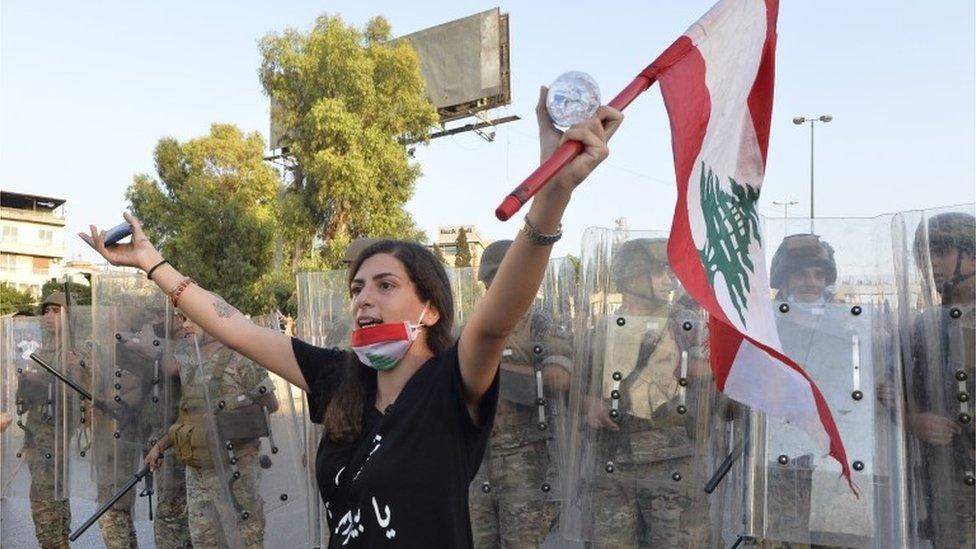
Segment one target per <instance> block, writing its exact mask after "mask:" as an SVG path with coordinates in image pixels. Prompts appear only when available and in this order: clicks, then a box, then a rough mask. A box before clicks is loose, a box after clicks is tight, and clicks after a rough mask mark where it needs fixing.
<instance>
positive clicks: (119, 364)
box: [92, 342, 153, 549]
mask: <svg viewBox="0 0 976 549" xmlns="http://www.w3.org/2000/svg"><path fill="white" fill-rule="evenodd" d="M114 358H115V364H114V368H115V371H116V372H119V373H120V376H121V377H119V378H116V377H115V376H111V377H109V378H106V381H110V382H112V383H115V382H116V380H117V379H118V380H122V381H121V383H122V386H123V387H124V388H123V389H122V392H121V393H118V394H119V395H120V396H121V398H122V401H123V404H122V405H120V406H117V407H113V408H112V410H113V412H112V413H110V412H107V411H105V410H102V409H97V408H96V409H95V412H94V413H95V414H96V416H101V421H102V422H104V423H103V424H104V425H105V428H97V429H95V430H94V435H93V440H92V447H93V448H94V454H95V467H96V469H97V470H98V477H97V478H98V482H97V484H98V501H108V500H109V498H111V497H112V496H113V495H114V494H115V493H116V491H118V489H119V488H121V486H122V484H123V483H124V482H125V481H126V480H128V479H129V478H130V477H131V476H132V475H133V474H135V472H136V471H138V470H139V469H140V468H141V466H142V464H141V457H142V453H143V450H144V447H145V446H146V443H147V442H148V441H149V438H150V436H151V432H150V430H149V422H148V421H147V414H148V413H149V410H148V407H147V406H145V404H146V401H147V397H148V394H149V387H150V386H151V382H152V376H153V372H152V364H151V361H150V360H149V359H148V358H145V357H143V356H141V355H139V354H137V353H135V352H134V351H130V350H128V349H126V348H125V346H124V345H123V344H122V343H121V342H119V343H116V348H115V355H114ZM103 389H104V390H103V391H101V396H102V397H103V399H104V402H106V403H107V405H108V406H113V405H112V404H111V402H113V400H111V399H107V398H104V397H106V396H107V395H109V394H115V393H114V392H113V391H112V390H111V389H110V388H103ZM113 414H114V415H113ZM109 426H111V427H109ZM116 435H118V436H116ZM137 493H138V491H137V490H135V489H133V490H130V491H129V492H128V493H126V494H125V496H123V497H122V498H121V499H120V500H119V501H118V503H116V504H115V505H113V506H112V508H111V509H109V510H108V511H106V512H105V514H104V515H102V517H101V518H99V519H98V527H99V529H100V530H101V533H102V540H104V542H105V546H106V547H107V548H108V549H115V548H119V549H124V548H130V547H138V538H137V537H136V529H135V523H134V521H133V518H132V508H133V506H134V505H135V499H136V495H137Z"/></svg>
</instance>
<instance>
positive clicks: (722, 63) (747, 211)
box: [652, 0, 858, 495]
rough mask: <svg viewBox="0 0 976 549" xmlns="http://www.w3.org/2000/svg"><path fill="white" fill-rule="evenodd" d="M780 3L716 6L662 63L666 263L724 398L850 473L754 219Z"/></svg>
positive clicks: (756, 0)
mask: <svg viewBox="0 0 976 549" xmlns="http://www.w3.org/2000/svg"><path fill="white" fill-rule="evenodd" d="M778 8H779V6H778V2H777V0H765V1H764V0H721V1H720V2H718V3H717V4H716V5H715V6H714V7H712V9H711V10H709V11H708V13H706V14H705V16H704V17H702V18H701V19H699V20H698V22H696V23H695V24H694V25H692V26H691V28H689V29H688V30H687V31H686V32H685V34H684V35H683V36H681V37H680V38H678V40H676V41H675V42H674V43H673V44H672V45H671V46H670V47H669V48H668V49H667V51H665V52H664V54H662V55H661V56H660V57H659V58H658V60H657V61H656V62H655V64H654V65H652V67H655V70H654V72H656V73H657V79H658V82H659V83H660V85H661V93H662V95H663V96H664V104H665V106H666V107H667V110H668V116H669V118H670V120H671V141H672V147H673V149H674V164H675V173H676V175H677V184H678V201H677V205H676V206H675V211H674V220H673V221H672V224H671V237H670V240H669V241H668V259H669V261H670V262H671V268H672V269H673V271H674V273H675V275H676V276H677V277H678V279H679V280H680V281H681V283H682V284H683V285H684V287H685V289H686V290H687V291H688V293H689V294H691V296H692V297H694V298H695V300H696V301H698V303H699V304H701V306H702V307H704V308H705V309H706V310H707V311H708V313H709V323H708V326H709V333H710V342H711V343H710V345H711V367H712V372H713V374H714V376H715V381H716V384H717V385H718V388H719V390H721V391H722V392H724V393H725V394H726V395H728V396H729V397H731V398H733V399H735V400H737V401H739V402H742V403H743V404H746V405H748V406H750V407H752V408H755V409H757V410H761V411H763V412H765V413H766V414H769V415H770V416H775V417H779V418H783V419H785V420H787V421H789V422H790V423H793V424H795V425H797V426H798V427H801V428H803V429H805V430H806V431H807V432H809V433H810V434H811V436H812V437H813V438H814V439H815V440H816V441H817V442H818V443H819V444H820V445H821V447H822V448H823V449H824V453H829V454H830V455H831V456H833V457H834V458H835V459H837V461H839V462H840V463H841V466H842V468H843V474H844V476H845V477H846V478H847V481H848V484H849V485H850V487H851V490H853V491H854V493H855V495H857V494H858V490H857V487H856V486H855V485H854V483H853V482H852V481H851V471H850V466H849V465H848V463H847V456H846V453H845V451H844V444H843V443H842V442H841V439H840V435H839V434H838V432H837V426H836V425H835V424H834V419H833V416H832V415H831V413H830V409H829V408H828V407H827V402H826V401H825V400H824V398H823V395H822V394H821V393H820V390H819V389H818V388H817V386H816V384H815V383H814V382H813V380H812V379H811V378H810V376H809V375H807V373H806V372H805V371H804V370H803V368H801V367H800V366H799V365H798V364H797V363H796V362H794V361H793V360H791V359H790V358H789V357H787V356H785V355H784V354H783V351H782V346H781V344H780V340H779V335H778V333H777V331H776V322H775V320H774V319H773V308H772V303H771V300H770V289H769V279H768V276H767V274H766V257H765V250H764V244H765V243H764V242H763V237H762V232H761V227H760V219H759V208H758V205H759V191H760V189H761V188H762V182H763V174H764V173H765V168H766V151H767V148H768V145H769V126H770V118H771V114H772V110H773V72H774V70H773V69H774V64H775V62H774V59H775V53H776V17H777V12H778Z"/></svg>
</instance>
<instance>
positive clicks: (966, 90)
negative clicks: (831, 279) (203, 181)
mask: <svg viewBox="0 0 976 549" xmlns="http://www.w3.org/2000/svg"><path fill="white" fill-rule="evenodd" d="M712 3H713V2H712V0H688V1H683V2H673V1H672V2H663V1H657V2H636V1H634V2H614V1H603V2H566V1H563V2H554V1H546V2H542V1H538V2H506V3H501V4H498V3H494V2H475V1H453V2H392V1H382V2H346V1H336V2H330V3H312V2H299V1H277V2H254V1H246V2H245V1H234V2H230V1H223V2H216V1H215V2H185V1H171V2H155V3H150V2H129V1H120V0H115V1H108V2H67V1H51V2H33V1H29V0H4V1H3V3H2V5H0V185H2V187H3V189H4V190H12V191H20V192H30V193H37V194H41V195H48V196H56V197H61V198H65V199H67V201H68V202H67V216H68V237H67V247H68V255H69V257H74V256H75V255H77V254H79V253H83V254H84V256H85V257H88V258H91V257H92V255H91V254H90V253H88V252H87V250H86V249H85V246H84V244H83V243H82V242H81V240H80V239H78V238H77V236H74V233H75V232H77V231H78V230H81V229H82V228H84V227H87V225H88V224H89V223H95V224H98V225H100V226H103V227H109V226H112V225H115V224H117V223H119V222H121V212H122V210H123V209H124V208H125V200H124V191H125V188H126V187H127V186H128V185H129V183H130V182H131V180H132V176H133V174H135V173H139V172H148V173H151V174H153V175H155V174H154V172H153V162H152V151H153V148H154V146H155V144H156V142H157V140H158V139H159V138H161V137H164V136H170V137H175V138H177V139H180V140H185V139H189V138H192V137H196V136H200V135H203V134H206V133H207V132H208V129H209V126H210V124H211V123H213V122H225V123H233V124H236V125H238V126H240V127H241V128H242V129H244V130H245V131H254V130H257V131H259V132H261V133H262V134H263V135H265V136H267V129H268V98H267V97H265V96H264V95H263V93H262V91H261V86H260V83H259V82H258V78H257V69H258V65H259V62H260V59H259V56H258V50H257V41H258V39H259V38H261V37H262V36H263V35H264V34H266V33H267V32H269V31H280V30H282V29H284V28H285V27H288V26H293V27H297V28H299V29H302V30H306V29H308V28H309V26H310V25H311V23H312V21H313V19H314V17H315V16H316V15H318V14H320V13H323V12H329V13H337V14H340V15H342V17H343V18H344V19H345V20H346V21H347V22H350V23H354V24H357V25H362V24H363V23H365V22H366V21H367V20H368V19H369V18H370V17H372V16H374V15H384V16H385V17H386V18H387V19H388V20H389V21H390V23H391V24H392V26H393V34H394V35H395V36H400V35H403V34H407V33H410V32H414V31H417V30H420V29H423V28H426V27H430V26H433V25H437V24H439V23H442V22H445V21H449V20H452V19H456V18H459V17H464V16H467V15H471V14H473V13H477V12H480V11H484V10H486V9H490V8H493V7H495V6H499V7H501V9H502V11H503V12H506V13H508V14H509V15H510V18H511V19H510V21H511V59H512V95H513V101H512V104H511V105H510V106H509V107H507V108H504V109H500V110H499V111H496V113H495V114H496V115H497V116H502V115H506V114H517V115H519V116H521V117H522V118H523V120H522V121H520V122H516V123H512V124H507V125H503V126H500V127H498V128H497V137H496V140H495V141H494V142H493V143H488V142H485V141H484V140H482V139H481V138H480V137H478V136H476V135H474V134H463V135H458V136H453V137H447V138H441V139H437V140H435V141H432V142H431V144H430V145H429V146H426V147H419V148H418V149H417V154H416V160H417V161H418V162H419V163H420V165H421V167H422V169H423V172H424V175H423V177H422V178H421V179H420V180H419V181H418V182H417V186H416V194H415V196H414V198H413V199H412V200H411V201H410V203H409V205H408V209H409V210H410V212H411V213H412V214H413V216H414V219H415V220H416V221H417V223H418V224H419V225H420V226H421V227H422V228H423V229H425V230H426V231H427V232H428V235H429V236H430V238H431V239H433V238H435V236H436V229H437V227H438V226H439V225H449V224H461V223H464V224H474V225H476V226H477V227H478V228H479V230H480V231H481V233H482V234H483V235H484V236H486V237H488V238H491V239H499V238H510V237H512V236H513V235H514V234H515V232H516V230H517V229H518V223H517V222H512V221H510V222H508V223H501V222H499V221H497V220H496V219H495V218H494V214H493V212H494V209H495V207H496V206H497V204H498V203H499V202H500V200H501V199H502V198H503V197H504V196H505V195H506V194H507V193H508V192H509V191H510V190H511V189H512V188H513V187H514V186H515V185H517V184H518V183H519V182H521V180H522V179H523V178H524V177H525V176H526V175H528V174H529V173H530V172H531V170H532V169H533V168H534V167H535V166H536V165H537V163H538V144H537V140H536V127H535V117H534V113H533V109H534V106H535V101H536V98H537V93H538V86H539V85H542V84H548V83H549V82H551V81H552V80H553V79H555V77H556V76H558V75H559V74H560V73H562V72H565V71H568V70H581V71H585V72H588V73H590V74H591V75H592V76H593V77H594V78H595V79H596V80H597V82H599V83H600V86H601V89H602V91H603V97H604V101H608V100H609V99H610V98H611V97H613V96H614V95H616V93H617V92H618V91H619V90H620V89H621V88H622V87H623V86H624V85H626V84H627V83H628V82H629V81H630V80H631V79H632V78H633V77H634V76H635V75H636V74H637V73H638V72H639V71H640V70H641V69H642V68H644V66H646V65H647V64H648V63H649V62H650V61H652V60H653V59H654V58H655V57H656V56H657V54H658V53H660V51H661V50H663V49H664V47H666V46H667V45H668V44H669V43H671V42H672V41H673V40H674V39H675V38H676V37H677V36H678V35H680V34H681V33H682V32H684V30H685V29H686V28H687V27H688V25H689V24H691V23H692V22H694V21H695V20H696V19H697V18H698V17H699V16H701V15H702V14H703V13H704V12H705V11H706V10H707V9H708V8H709V7H710V6H711V5H712ZM974 28H976V17H974V3H973V2H972V1H971V0H966V1H938V2H926V3H921V2H841V1H835V0H830V1H819V2H800V1H789V0H787V1H784V2H782V6H781V8H780V19H779V27H778V29H779V47H778V51H777V74H776V97H775V103H774V111H773V124H772V136H771V142H770V149H769V161H768V166H767V175H766V181H765V184H764V186H763V198H762V199H761V200H762V202H761V206H760V209H761V211H762V212H763V213H764V214H765V215H767V216H781V215H782V211H783V209H782V207H778V206H774V205H773V202H774V201H789V200H796V201H798V202H799V204H798V205H797V206H795V207H793V208H792V209H791V210H790V215H791V216H797V215H807V212H808V211H809V193H810V189H809V169H810V165H809V162H810V157H809V155H810V150H809V147H810V142H809V139H810V134H809V129H808V127H806V126H804V127H798V126H794V125H793V123H792V118H793V117H794V116H797V115H807V116H809V115H813V116H817V115H821V114H831V115H832V116H833V117H834V120H833V122H831V123H829V124H826V125H818V127H817V139H816V177H817V179H816V208H817V209H816V214H817V217H826V216H833V217H837V216H841V217H844V216H862V217H863V216H875V215H878V214H881V213H885V212H896V211H902V210H908V209H916V208H927V207H935V206H941V205H948V204H958V203H963V202H972V201H974V200H976V188H974V187H976V185H974V181H976V179H974V175H973V174H974V168H976V166H974V164H976V161H974V160H976V107H974V102H976V101H974V99H976V36H974ZM625 114H626V120H625V122H624V126H623V127H622V129H621V130H620V131H619V132H618V134H617V136H616V137H615V138H614V140H613V141H612V142H611V156H610V158H609V160H607V161H606V162H605V163H604V165H602V166H601V167H600V168H599V169H598V170H597V171H596V172H595V173H594V174H593V175H592V176H591V177H590V178H589V179H588V180H587V181H586V182H585V183H584V184H583V186H582V187H581V188H580V189H579V190H578V191H577V193H576V196H575V198H574V202H573V203H572V204H570V207H569V210H568V212H567V214H566V217H565V219H564V233H565V235H566V236H565V237H564V239H563V240H562V241H561V242H560V243H559V244H558V245H557V247H556V250H555V255H563V254H566V253H573V254H576V255H578V254H579V253H580V250H579V247H580V237H581V236H582V233H583V231H584V230H585V228H586V227H589V226H604V227H612V226H613V224H614V220H615V219H617V218H618V217H626V218H627V220H628V222H629V225H630V226H631V227H632V228H634V229H667V228H668V227H669V226H670V222H671V215H672V212H673V208H674V200H675V195H676V193H675V185H674V166H673V163H672V159H671V147H670V133H669V128H668V122H667V117H666V115H665V112H664V108H663V103H662V101H661V96H660V92H659V91H658V90H657V88H656V87H655V88H652V89H651V90H650V91H648V92H647V93H645V94H644V95H643V96H641V97H640V98H638V100H637V101H635V102H634V103H633V104H632V105H631V106H630V107H629V108H628V110H627V111H626V113H625ZM516 219H519V218H516ZM851 237H852V238H856V237H857V236H856V235H851Z"/></svg>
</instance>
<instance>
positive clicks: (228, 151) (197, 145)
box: [126, 124, 280, 314]
mask: <svg viewBox="0 0 976 549" xmlns="http://www.w3.org/2000/svg"><path fill="white" fill-rule="evenodd" d="M263 153H264V140H263V139H262V138H261V136H260V135H259V134H257V133H256V132H255V133H250V134H247V135H245V134H244V133H243V132H242V131H241V130H240V129H238V128H237V127H236V126H233V125H229V124H213V125H212V126H211V127H210V133H209V134H208V135H205V136H202V137H198V138H195V139H190V140H189V141H186V142H184V143H180V142H179V141H177V140H176V139H172V138H163V139H160V140H159V142H158V143H157V145H156V150H155V153H154V157H155V160H156V172H157V174H158V179H155V178H153V177H151V176H149V175H147V174H138V175H136V176H135V177H134V178H133V182H132V185H130V186H129V188H128V189H127V191H126V198H127V199H128V200H129V202H131V204H132V210H133V212H134V213H135V214H136V217H138V218H139V219H140V220H141V222H142V224H143V227H144V229H145V231H146V234H147V235H148V236H149V238H150V240H151V241H152V242H153V243H154V244H156V245H157V246H159V247H160V248H161V252H162V253H163V256H164V257H166V258H167V259H168V260H169V261H170V262H171V263H172V264H173V265H175V266H176V267H177V268H178V269H180V271H181V272H182V273H184V274H186V275H187V276H190V277H192V278H193V279H194V280H196V281H197V282H198V283H199V284H200V285H201V286H203V287H205V288H208V289H210V290H213V291H214V292H216V293H217V294H219V295H221V296H222V297H224V299H226V300H227V301H228V302H229V303H231V304H233V305H234V306H236V307H238V308H239V309H241V310H242V311H243V312H245V313H250V314H263V313H267V312H268V310H269V309H270V308H271V307H273V306H276V305H277V303H275V298H276V297H277V294H278V293H280V290H279V289H278V286H279V283H278V282H279V281H278V279H279V278H280V277H278V276H277V274H276V273H275V272H274V271H273V261H272V260H273V253H274V235H275V228H276V215H275V214H276V208H277V198H278V197H277V193H278V186H279V184H278V179H279V177H278V174H277V173H276V172H275V171H274V170H273V169H272V168H271V167H269V166H268V165H267V164H265V162H264V160H263Z"/></svg>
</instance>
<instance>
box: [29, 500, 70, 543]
mask: <svg viewBox="0 0 976 549" xmlns="http://www.w3.org/2000/svg"><path fill="white" fill-rule="evenodd" d="M30 506H31V517H32V518H33V519H34V533H35V535H36V536H37V545H38V547H40V548H41V549H66V548H67V547H68V534H69V533H70V532H69V530H70V528H71V507H69V506H68V500H66V499H64V500H60V501H35V500H31V502H30Z"/></svg>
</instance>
